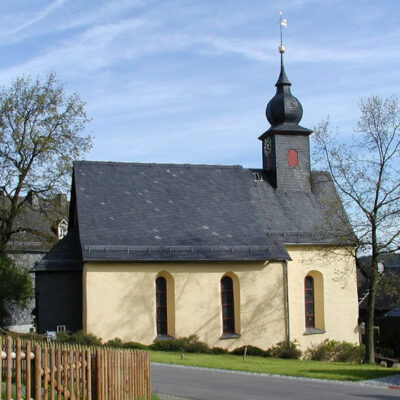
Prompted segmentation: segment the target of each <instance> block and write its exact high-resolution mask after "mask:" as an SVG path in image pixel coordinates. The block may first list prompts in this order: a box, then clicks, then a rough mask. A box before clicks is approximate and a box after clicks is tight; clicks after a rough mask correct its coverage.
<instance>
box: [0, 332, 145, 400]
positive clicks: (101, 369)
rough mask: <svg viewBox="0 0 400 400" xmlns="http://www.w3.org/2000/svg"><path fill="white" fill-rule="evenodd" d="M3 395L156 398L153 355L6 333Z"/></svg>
mask: <svg viewBox="0 0 400 400" xmlns="http://www.w3.org/2000/svg"><path fill="white" fill-rule="evenodd" d="M0 350H1V357H0V399H4V400H11V399H15V400H23V399H24V400H30V399H34V400H41V399H43V400H67V399H70V400H125V399H126V400H136V399H142V398H143V399H150V398H151V390H150V358H149V354H148V353H147V352H144V351H137V350H120V349H112V348H103V347H85V346H77V345H66V344H58V343H46V342H30V341H23V340H20V339H19V338H17V339H15V340H13V339H12V338H11V337H10V336H7V337H6V338H2V337H0Z"/></svg>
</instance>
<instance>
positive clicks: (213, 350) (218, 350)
mask: <svg viewBox="0 0 400 400" xmlns="http://www.w3.org/2000/svg"><path fill="white" fill-rule="evenodd" d="M211 353H212V354H228V353H229V350H227V349H224V348H222V347H212V348H211Z"/></svg>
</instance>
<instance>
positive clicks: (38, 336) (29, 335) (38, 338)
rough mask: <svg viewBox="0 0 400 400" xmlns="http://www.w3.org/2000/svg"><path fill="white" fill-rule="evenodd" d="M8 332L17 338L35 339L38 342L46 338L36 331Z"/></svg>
mask: <svg viewBox="0 0 400 400" xmlns="http://www.w3.org/2000/svg"><path fill="white" fill-rule="evenodd" d="M8 334H9V335H10V336H12V337H19V338H21V339H25V340H36V341H38V342H41V341H43V340H46V339H45V337H44V335H41V334H39V333H37V332H29V333H15V332H8Z"/></svg>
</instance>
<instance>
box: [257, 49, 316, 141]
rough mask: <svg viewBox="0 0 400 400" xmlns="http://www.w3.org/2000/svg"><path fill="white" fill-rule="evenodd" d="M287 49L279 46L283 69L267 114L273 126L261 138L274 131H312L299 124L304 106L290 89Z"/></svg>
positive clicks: (288, 132)
mask: <svg viewBox="0 0 400 400" xmlns="http://www.w3.org/2000/svg"><path fill="white" fill-rule="evenodd" d="M284 51H285V48H284V46H282V45H281V46H279V52H280V53H281V71H280V74H279V78H278V81H277V82H276V84H275V86H276V94H275V96H274V97H273V98H272V99H271V100H270V101H269V103H268V105H267V109H266V111H265V115H266V117H267V119H268V122H269V123H270V124H271V127H270V128H269V129H268V130H267V131H266V132H265V133H264V134H263V135H262V136H260V138H259V139H263V138H264V137H265V136H269V134H272V133H273V132H276V133H287V134H290V133H293V134H299V133H303V134H307V135H309V134H310V133H311V132H312V131H311V130H309V129H306V128H303V127H302V126H300V125H299V122H300V121H301V118H302V116H303V107H302V106H301V103H300V101H299V100H298V99H297V98H296V97H294V96H293V95H292V93H291V91H290V86H292V84H291V83H290V81H289V79H288V77H287V75H286V72H285V67H284V65H283V53H284Z"/></svg>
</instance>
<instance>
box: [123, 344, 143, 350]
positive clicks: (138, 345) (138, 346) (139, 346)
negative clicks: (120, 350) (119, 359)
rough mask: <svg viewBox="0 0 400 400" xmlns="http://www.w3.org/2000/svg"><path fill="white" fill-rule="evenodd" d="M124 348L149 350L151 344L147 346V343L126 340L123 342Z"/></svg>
mask: <svg viewBox="0 0 400 400" xmlns="http://www.w3.org/2000/svg"><path fill="white" fill-rule="evenodd" d="M123 347H124V349H130V350H135V349H137V350H148V348H149V346H146V345H145V344H142V343H138V342H126V343H124V344H123Z"/></svg>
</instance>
